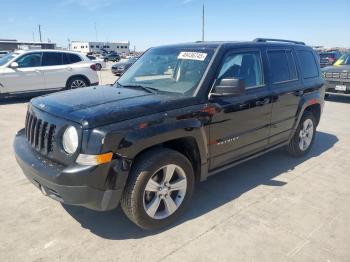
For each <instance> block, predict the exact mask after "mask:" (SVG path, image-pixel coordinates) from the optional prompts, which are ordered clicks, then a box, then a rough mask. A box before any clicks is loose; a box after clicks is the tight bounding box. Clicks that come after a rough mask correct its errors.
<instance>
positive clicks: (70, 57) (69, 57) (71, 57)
mask: <svg viewBox="0 0 350 262" xmlns="http://www.w3.org/2000/svg"><path fill="white" fill-rule="evenodd" d="M80 61H82V59H81V57H80V56H78V55H76V54H70V53H65V54H64V55H63V64H65V65H66V64H74V63H78V62H80Z"/></svg>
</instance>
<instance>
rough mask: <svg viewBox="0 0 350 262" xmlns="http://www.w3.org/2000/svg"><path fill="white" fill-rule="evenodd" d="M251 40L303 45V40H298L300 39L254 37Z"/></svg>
mask: <svg viewBox="0 0 350 262" xmlns="http://www.w3.org/2000/svg"><path fill="white" fill-rule="evenodd" d="M253 42H285V43H293V44H297V45H305V43H304V42H300V41H293V40H284V39H274V38H255V39H254V40H253Z"/></svg>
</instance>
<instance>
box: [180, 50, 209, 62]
mask: <svg viewBox="0 0 350 262" xmlns="http://www.w3.org/2000/svg"><path fill="white" fill-rule="evenodd" d="M206 57H207V53H201V52H181V53H180V54H179V55H178V57H177V59H188V60H198V61H204V59H205V58H206Z"/></svg>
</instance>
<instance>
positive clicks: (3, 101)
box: [0, 97, 33, 105]
mask: <svg viewBox="0 0 350 262" xmlns="http://www.w3.org/2000/svg"><path fill="white" fill-rule="evenodd" d="M32 98H33V97H8V98H0V105H11V104H23V103H28V102H29V101H30V99H32Z"/></svg>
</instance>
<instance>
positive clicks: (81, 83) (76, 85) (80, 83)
mask: <svg viewBox="0 0 350 262" xmlns="http://www.w3.org/2000/svg"><path fill="white" fill-rule="evenodd" d="M82 87H86V84H85V82H84V81H83V80H80V79H77V80H74V81H73V82H72V84H71V85H70V88H71V89H75V88H82Z"/></svg>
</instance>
